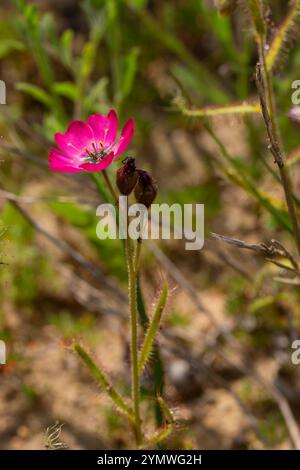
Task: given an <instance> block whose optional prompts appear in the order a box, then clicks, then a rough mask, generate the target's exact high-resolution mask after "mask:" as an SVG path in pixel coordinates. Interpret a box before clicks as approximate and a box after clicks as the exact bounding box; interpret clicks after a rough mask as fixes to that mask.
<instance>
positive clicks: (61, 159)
mask: <svg viewBox="0 0 300 470" xmlns="http://www.w3.org/2000/svg"><path fill="white" fill-rule="evenodd" d="M49 164H50V170H53V171H62V172H65V173H77V172H79V171H82V170H81V169H80V168H78V167H77V166H76V165H73V166H72V162H71V161H70V158H69V157H68V156H66V155H65V154H64V153H63V152H61V151H60V150H57V149H56V148H54V147H52V148H51V150H50V154H49Z"/></svg>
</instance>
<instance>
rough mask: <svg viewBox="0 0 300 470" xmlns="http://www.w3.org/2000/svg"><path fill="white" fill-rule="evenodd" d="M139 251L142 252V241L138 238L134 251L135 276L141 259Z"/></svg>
mask: <svg viewBox="0 0 300 470" xmlns="http://www.w3.org/2000/svg"><path fill="white" fill-rule="evenodd" d="M141 250H142V239H141V238H139V239H138V240H137V244H136V250H135V255H134V272H135V274H136V275H137V274H138V270H139V265H140V259H141Z"/></svg>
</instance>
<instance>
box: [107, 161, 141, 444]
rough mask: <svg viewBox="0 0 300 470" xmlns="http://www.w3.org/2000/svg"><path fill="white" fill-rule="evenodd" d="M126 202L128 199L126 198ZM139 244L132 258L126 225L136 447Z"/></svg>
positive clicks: (138, 441)
mask: <svg viewBox="0 0 300 470" xmlns="http://www.w3.org/2000/svg"><path fill="white" fill-rule="evenodd" d="M103 176H104V179H105V182H106V184H107V187H108V189H109V191H110V193H111V195H112V197H113V199H114V201H115V203H116V204H117V202H118V196H117V194H116V192H115V190H114V188H113V186H112V184H111V181H110V179H109V176H108V174H107V173H106V171H105V170H104V171H103ZM127 201H128V197H127ZM139 245H141V243H139V241H138V245H137V248H136V256H135V258H134V257H133V251H132V246H131V240H130V238H129V236H128V225H127V234H126V239H125V254H126V261H127V270H128V298H129V310H130V327H131V328H130V329H131V341H130V343H131V374H132V400H133V412H134V423H135V426H134V428H135V438H136V444H137V446H140V445H141V443H142V440H143V436H142V431H141V417H140V383H139V373H138V335H137V272H138V266H139V259H140V247H139Z"/></svg>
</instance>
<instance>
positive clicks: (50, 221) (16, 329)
mask: <svg viewBox="0 0 300 470" xmlns="http://www.w3.org/2000/svg"><path fill="white" fill-rule="evenodd" d="M241 3H243V2H241ZM245 3H246V2H245ZM265 3H266V5H265V7H266V8H265V18H266V24H267V26H268V41H270V42H271V41H272V38H274V37H275V36H276V34H278V31H280V29H278V28H280V25H282V24H283V22H284V21H285V18H286V15H287V14H288V11H289V5H287V2H286V1H279V0H274V1H272V2H265ZM271 3H272V5H271ZM298 3H299V2H298ZM235 4H236V2H235V1H227V0H220V1H219V2H218V1H216V2H213V1H209V0H190V1H189V2H186V1H184V0H172V1H168V2H167V1H159V0H149V1H147V0H116V1H114V0H82V1H75V0H59V1H56V0H53V1H47V0H39V1H23V0H16V1H13V0H11V1H8V0H7V1H5V0H2V2H1V6H0V59H1V62H0V79H1V80H3V81H4V82H5V83H6V93H7V96H6V102H7V103H6V105H1V107H0V111H1V113H0V136H1V141H0V154H1V162H0V163H1V174H0V185H1V189H0V212H1V214H0V223H1V226H0V233H1V239H0V243H1V255H0V256H1V257H0V261H1V266H0V286H1V301H0V339H2V340H4V341H5V342H6V344H7V349H8V358H7V364H6V366H3V367H2V366H1V369H0V417H1V419H0V448H2V449H43V448H45V445H46V441H47V431H46V430H47V428H48V427H49V426H53V425H55V423H57V422H58V423H61V424H63V425H64V426H63V428H62V432H61V436H60V440H61V442H63V443H65V444H66V445H67V446H68V447H69V448H71V449H95V448H97V449H125V448H128V447H130V446H133V445H134V444H133V442H132V440H131V434H130V432H128V428H127V424H126V423H125V422H124V420H123V418H122V417H119V416H118V415H117V414H116V412H115V409H114V408H113V406H112V405H111V403H110V402H109V401H108V400H107V399H106V397H105V396H104V395H103V394H101V392H100V390H99V389H98V388H97V386H96V385H95V383H94V381H93V380H92V379H91V378H90V376H89V374H88V373H87V372H86V370H85V369H84V368H83V367H82V365H81V364H80V363H79V360H78V358H77V357H75V356H74V355H73V353H72V352H70V351H69V350H68V348H67V347H66V345H67V344H68V342H69V341H71V340H72V339H74V338H77V339H79V340H80V341H81V342H82V344H84V345H85V346H86V347H87V349H88V350H89V351H91V352H92V354H93V357H95V359H96V361H98V362H99V363H100V364H102V366H103V367H104V369H105V370H106V371H107V372H108V373H109V374H110V375H111V377H112V379H113V381H114V383H116V384H117V385H118V387H119V388H120V389H121V390H122V391H123V392H124V393H128V391H129V374H128V364H129V344H128V332H127V329H128V324H127V316H126V314H127V300H126V289H127V288H126V275H127V274H126V266H125V261H124V255H123V251H122V249H121V246H120V242H119V241H118V240H116V241H113V240H105V241H101V240H99V239H98V238H97V236H96V224H97V218H96V215H95V211H96V207H97V206H98V204H99V203H100V202H101V201H103V200H107V194H106V193H105V190H104V188H103V183H102V179H101V175H100V176H99V178H96V180H95V179H90V178H89V177H88V176H87V175H81V174H80V175H77V174H76V175H63V174H56V173H54V172H50V171H49V170H48V162H47V158H48V152H49V148H50V146H51V145H52V144H53V135H54V133H55V132H64V131H65V129H66V127H67V125H68V123H69V122H70V121H71V120H73V119H86V118H87V117H88V116H89V115H90V114H92V113H98V112H100V113H107V112H108V111H109V109H111V108H115V109H116V110H117V111H118V115H119V117H120V122H121V123H122V125H123V123H124V122H125V121H126V120H127V119H128V118H129V117H133V118H134V119H135V121H136V133H135V137H134V140H133V143H132V144H131V147H130V152H129V153H128V154H129V155H131V156H134V157H135V158H136V160H137V162H138V165H139V166H140V167H142V168H144V169H147V170H149V171H151V173H152V174H153V176H154V177H155V179H156V180H157V182H158V185H159V194H158V198H157V202H167V203H169V204H171V203H173V202H177V203H180V204H185V203H203V204H205V231H206V241H205V246H204V248H203V249H202V250H201V251H191V252H190V251H186V250H185V246H184V241H180V240H170V241H166V240H164V241H162V242H150V241H149V242H145V243H144V246H143V253H142V272H141V279H140V289H139V309H140V316H141V328H143V326H144V325H145V323H146V322H147V316H148V315H151V312H152V307H153V302H154V301H155V299H156V298H157V296H158V294H159V292H160V288H161V286H162V283H163V280H164V279H168V281H169V285H170V288H171V289H170V290H171V295H170V299H169V302H168V306H167V311H166V314H165V317H164V320H163V325H162V328H161V333H160V335H159V340H158V345H157V349H156V351H155V353H154V355H153V360H152V363H151V367H149V368H148V369H147V370H146V372H145V373H144V376H143V379H142V388H143V396H144V397H145V398H146V397H147V396H148V398H149V397H153V396H155V395H156V394H158V393H160V392H161V391H162V390H163V391H164V394H165V396H166V399H167V401H168V403H169V404H170V407H171V408H172V409H173V410H174V414H175V418H176V422H177V426H176V432H174V433H173V434H172V435H171V436H170V437H169V438H168V439H167V440H166V442H165V443H164V446H163V447H164V448H168V449H192V448H201V449H212V448H215V449H265V448H274V449H291V448H294V447H295V446H297V442H298V444H299V440H300V437H299V433H298V429H297V422H299V419H300V400H299V391H300V375H299V374H300V373H299V370H300V369H299V366H296V365H293V364H292V362H291V353H292V350H291V344H292V341H293V340H294V339H297V338H299V314H300V310H299V280H298V278H297V276H296V277H293V276H292V274H293V273H290V272H289V270H288V269H287V270H285V269H284V268H282V266H276V265H274V264H272V263H268V262H267V261H266V260H265V259H264V256H261V255H260V254H259V253H257V252H253V251H251V250H239V249H238V248H237V247H236V246H228V245H227V244H225V243H223V242H222V241H220V240H217V239H214V238H212V237H211V235H210V233H211V232H217V233H220V234H223V235H226V236H229V237H233V238H238V239H241V240H243V241H245V242H246V243H249V244H251V243H252V244H253V243H257V244H258V243H261V242H268V241H270V240H271V239H276V240H279V241H280V242H281V243H282V244H283V245H284V246H285V247H286V248H287V249H288V250H290V251H291V252H292V253H294V254H295V253H296V250H295V247H294V243H293V239H292V237H291V224H290V220H289V217H288V214H287V212H286V207H285V204H284V198H283V194H282V189H281V186H280V184H279V182H278V178H277V169H276V168H275V165H273V161H272V156H271V154H270V153H269V152H268V150H267V138H266V134H265V129H264V125H263V122H262V119H261V116H260V114H259V112H257V110H255V109H254V108H255V107H257V102H258V98H257V92H256V87H255V80H254V73H255V64H256V62H257V50H256V44H255V40H254V38H253V31H252V27H251V22H250V21H249V18H248V16H247V14H246V13H245V11H244V10H245V9H244V8H243V7H239V8H237V9H236V8H235V7H236V5H235ZM271 7H272V8H271ZM298 7H299V8H298V10H297V11H296V12H295V24H294V25H293V28H291V30H292V31H291V34H290V35H289V36H288V38H287V41H286V42H285V43H284V47H283V50H282V51H281V53H280V54H279V57H278V60H277V61H276V64H275V65H274V86H275V92H276V100H277V111H278V113H277V117H278V120H279V123H280V128H281V130H282V134H283V137H284V145H285V149H286V152H287V155H288V160H287V162H288V163H287V164H288V166H289V168H290V171H291V175H292V177H293V181H294V189H295V194H296V195H297V194H299V190H300V178H299V171H298V169H299V159H300V134H299V124H297V122H295V119H293V120H292V119H291V118H289V112H290V111H291V107H292V103H291V93H292V89H291V84H292V82H293V81H294V80H297V79H300V77H299V63H300V47H299V44H298V43H297V24H298V23H297V21H298V13H299V10H300V6H299V5H298ZM237 103H238V104H242V106H243V104H245V103H250V105H251V106H250V108H251V110H250V111H251V112H245V113H243V114H241V113H239V112H236V111H235V112H234V114H230V113H222V112H219V111H218V109H219V108H216V107H221V106H228V105H230V104H237ZM211 106H214V108H211ZM252 108H253V109H252ZM191 109H193V110H198V115H197V112H190V111H189V110H191ZM199 110H200V111H199ZM201 110H202V111H201ZM213 110H215V111H213ZM207 114H209V115H210V114H212V116H208V117H207ZM203 116H204V118H203ZM110 170H111V175H112V177H113V174H114V171H115V168H112V167H111V168H110ZM99 191H100V194H101V197H100V196H99ZM143 413H144V416H146V418H145V419H147V421H148V422H149V423H150V427H151V426H153V427H154V426H155V425H156V426H157V425H161V424H162V416H161V414H160V411H159V409H158V408H157V405H156V402H155V400H154V399H150V400H149V399H148V400H145V401H144V402H143ZM151 423H152V424H151ZM48 433H49V431H48Z"/></svg>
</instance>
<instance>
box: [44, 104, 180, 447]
mask: <svg viewBox="0 0 300 470" xmlns="http://www.w3.org/2000/svg"><path fill="white" fill-rule="evenodd" d="M117 130H118V118H117V114H116V112H115V111H114V110H111V111H110V112H109V113H108V114H107V115H103V114H94V115H91V116H90V117H89V118H88V121H87V122H83V121H78V120H77V121H74V122H72V123H71V124H70V125H69V127H68V129H67V131H66V132H65V133H64V134H61V133H57V134H56V135H55V143H56V145H57V146H58V147H59V149H57V148H55V147H52V148H51V150H50V153H49V165H50V170H52V171H59V172H64V173H78V172H92V173H98V172H101V173H102V175H103V178H104V182H105V184H106V186H107V189H108V191H109V192H110V195H111V198H112V199H113V200H114V202H115V205H116V207H117V208H118V196H119V194H118V191H119V193H120V194H121V195H123V196H125V197H126V198H127V202H128V197H129V195H130V194H131V193H132V192H134V195H135V199H136V201H137V202H138V203H140V204H144V205H145V206H146V207H147V208H149V207H150V206H151V204H152V202H153V201H154V199H155V197H156V195H157V191H158V188H157V185H156V183H155V181H154V179H153V178H152V176H151V175H150V174H149V173H148V172H146V171H144V170H141V169H139V168H137V167H136V164H135V159H133V158H131V157H127V158H125V159H124V160H123V162H122V163H123V166H121V167H120V168H119V169H118V171H117V172H116V188H115V187H114V185H113V183H112V182H111V180H110V177H109V175H108V174H107V172H106V169H107V168H108V167H109V166H110V165H111V164H112V163H113V162H114V161H115V160H116V159H117V158H118V157H119V156H120V155H121V153H123V152H124V151H125V150H126V149H127V147H128V145H129V144H130V142H131V139H132V137H133V133H134V121H133V119H130V120H129V121H127V123H126V124H125V126H124V127H123V129H122V131H121V135H120V137H119V139H118V140H117V142H116V137H117ZM127 207H128V204H127ZM125 230H126V234H127V236H126V237H125V240H124V244H125V255H126V261H127V270H128V298H129V312H130V332H131V333H130V346H131V400H128V399H127V397H123V396H122V395H121V394H120V393H119V392H118V391H117V390H116V389H115V388H114V386H113V385H112V383H111V381H110V380H109V378H107V376H106V374H105V373H104V372H103V371H102V369H101V368H100V367H99V366H98V365H97V364H96V363H95V361H94V360H93V359H92V357H91V356H90V354H89V353H88V352H87V351H86V349H85V348H84V347H83V346H82V345H81V344H79V343H77V342H76V343H74V344H73V345H72V349H73V350H74V351H75V352H76V353H77V354H78V356H79V357H80V358H81V360H82V361H83V363H84V364H85V366H86V367H87V368H88V370H89V371H90V373H91V375H92V376H93V377H94V379H95V380H96V381H97V383H98V384H99V385H100V386H101V388H102V390H104V391H105V392H106V394H107V395H108V397H109V398H110V399H111V400H112V402H113V403H114V405H115V406H116V407H117V409H118V410H119V412H120V413H122V414H123V415H124V416H125V417H126V418H127V420H128V422H129V423H130V425H131V426H132V428H133V430H134V435H135V441H136V445H137V447H141V446H142V447H146V446H152V445H155V444H159V443H160V442H161V441H163V440H164V439H166V438H167V437H168V436H169V434H170V433H171V431H172V430H173V428H174V417H173V413H172V411H171V410H170V409H169V407H168V406H167V404H166V403H165V401H164V400H163V398H162V397H161V396H157V397H155V399H156V401H157V404H158V406H159V408H160V410H161V413H162V414H163V415H164V417H165V419H164V421H165V424H164V425H163V426H162V427H161V428H159V429H158V430H157V431H156V432H155V433H154V434H153V435H150V436H148V437H146V433H147V430H146V429H145V427H146V426H145V425H144V423H143V420H142V417H141V406H140V405H141V390H140V378H141V375H142V373H143V370H144V368H145V367H146V365H147V364H148V362H149V360H150V359H151V357H152V354H153V352H154V349H155V340H156V335H157V333H158V329H159V325H160V322H161V318H162V314H163V312H164V310H165V307H166V303H167V298H168V285H167V283H166V282H164V283H163V286H162V289H161V293H160V295H159V298H158V300H157V304H156V306H155V308H154V312H153V315H152V318H151V320H150V321H149V324H148V327H147V328H146V330H145V334H144V339H143V342H142V346H141V348H140V350H139V343H140V338H139V329H138V295H137V293H138V275H139V270H140V255H141V247H142V241H141V239H138V240H132V239H130V237H129V233H128V217H127V227H125Z"/></svg>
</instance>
